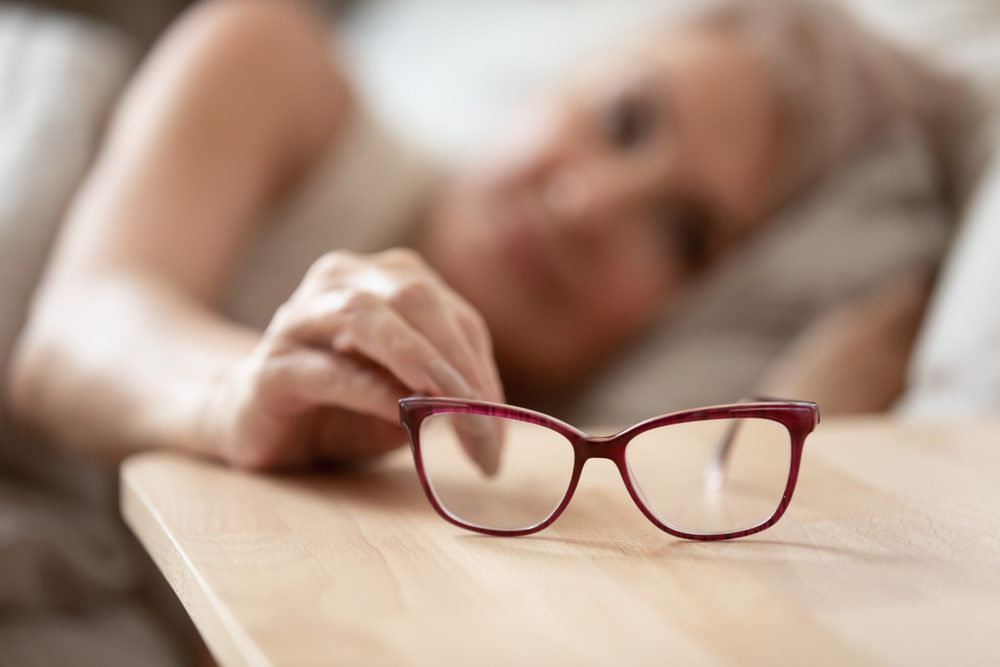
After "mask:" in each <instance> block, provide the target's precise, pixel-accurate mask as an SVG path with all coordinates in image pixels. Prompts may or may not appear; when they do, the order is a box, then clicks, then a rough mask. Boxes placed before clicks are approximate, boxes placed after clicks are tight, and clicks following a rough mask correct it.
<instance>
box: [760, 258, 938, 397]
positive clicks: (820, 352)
mask: <svg viewBox="0 0 1000 667" xmlns="http://www.w3.org/2000/svg"><path fill="white" fill-rule="evenodd" d="M930 289H931V283H930V281H929V280H928V278H927V277H926V276H925V275H923V274H922V273H912V274H906V275H902V276H899V277H897V278H895V279H893V280H890V281H889V282H887V283H885V284H883V285H880V286H879V287H878V288H877V289H875V290H874V291H873V292H872V293H870V294H866V295H864V296H863V297H861V298H860V299H857V300H855V301H853V302H850V303H846V304H844V305H842V306H840V307H838V308H836V309H834V310H833V311H832V312H830V313H828V314H826V315H825V316H823V317H821V318H820V319H819V321H817V322H815V323H814V324H813V325H812V326H810V327H808V328H807V329H806V330H805V331H804V332H803V333H802V334H801V335H800V336H799V338H798V340H796V341H795V342H794V343H793V344H792V346H791V347H790V348H789V350H788V351H787V352H786V353H785V354H784V355H782V357H781V358H779V360H778V362H777V363H776V364H774V365H773V366H772V368H771V369H770V371H769V373H768V374H767V376H766V377H765V379H764V381H763V383H762V385H761V386H760V387H759V388H758V391H759V392H760V394H761V395H763V396H781V397H787V398H799V399H803V400H810V401H815V402H817V403H818V404H819V406H820V409H821V410H822V411H823V414H824V415H827V416H829V415H834V414H850V413H861V412H876V411H882V410H886V409H888V408H889V407H890V406H891V405H892V403H893V401H895V400H896V399H897V398H898V397H899V395H900V394H901V393H902V391H903V388H904V386H905V380H906V368H907V365H908V363H909V358H910V352H911V351H912V349H913V344H914V341H915V339H916V336H917V333H918V331H919V328H920V324H921V322H922V321H923V315H924V308H925V306H926V304H927V299H928V297H929V295H930Z"/></svg>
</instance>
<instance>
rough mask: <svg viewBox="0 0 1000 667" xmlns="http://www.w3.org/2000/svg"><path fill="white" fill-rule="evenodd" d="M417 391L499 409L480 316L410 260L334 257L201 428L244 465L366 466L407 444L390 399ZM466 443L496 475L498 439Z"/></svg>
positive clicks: (321, 263) (400, 255)
mask: <svg viewBox="0 0 1000 667" xmlns="http://www.w3.org/2000/svg"><path fill="white" fill-rule="evenodd" d="M413 393H420V394H427V395H434V396H454V397H460V398H478V399H481V400H489V401H498V402H502V401H503V390H502V387H501V384H500V379H499V374H498V372H497V369H496V365H495V363H494V361H493V353H492V343H491V341H490V336H489V332H488V330H487V328H486V325H485V323H484V322H483V319H482V317H481V316H480V315H479V314H478V313H477V312H476V311H475V310H474V309H473V308H472V307H471V306H470V305H468V304H467V303H466V302H465V301H464V300H463V299H462V298H461V297H459V296H458V295H457V294H456V293H455V292H453V291H452V290H451V289H450V288H449V287H448V286H447V285H445V284H444V282H443V281H442V280H441V279H440V278H439V277H438V276H437V275H436V274H435V273H434V272H433V271H432V270H431V269H430V268H429V267H428V266H427V264H426V263H424V261H423V260H422V259H421V258H420V257H419V255H417V254H416V253H414V252H412V251H409V250H390V251H387V252H383V253H380V254H378V255H373V256H365V257H363V256H358V255H353V254H350V253H346V252H340V251H338V252H331V253H328V254H326V255H324V256H323V257H321V258H320V259H319V260H317V261H316V262H315V263H314V264H313V266H312V267H311V268H310V269H309V271H308V273H307V274H306V276H305V278H304V279H303V281H302V283H301V284H300V285H299V287H298V289H297V290H296V291H295V293H294V294H293V295H292V297H291V298H290V299H289V300H288V301H287V302H286V303H285V304H284V305H283V306H281V307H280V308H279V309H278V311H277V312H276V313H275V315H274V318H273V319H272V320H271V323H270V325H269V326H268V328H267V330H266V331H265V332H264V335H263V337H262V339H261V341H260V343H259V344H258V346H257V347H256V349H255V350H254V351H253V353H252V354H251V355H250V356H249V358H247V359H245V360H244V361H242V362H240V363H238V364H237V365H236V366H235V367H234V368H232V369H231V371H230V372H228V373H226V374H225V376H224V377H223V378H222V380H221V382H220V384H219V388H218V391H217V392H216V394H215V398H214V399H213V400H212V401H210V404H209V406H207V408H206V409H207V411H208V412H207V414H206V421H207V427H208V429H209V432H210V433H212V434H213V436H212V437H213V438H214V440H215V441H216V442H217V443H218V450H217V451H216V452H215V453H216V454H217V455H218V456H220V457H221V458H222V459H224V460H226V461H228V462H230V463H233V464H235V465H239V466H243V467H249V468H257V469H260V468H275V467H288V466H295V465H301V464H304V463H306V462H308V461H310V460H315V459H333V460H338V459H340V460H343V459H359V458H368V457H373V456H377V455H379V454H382V453H384V452H386V451H388V450H390V449H392V448H394V447H396V446H398V445H400V444H402V443H403V442H405V436H404V434H403V432H402V430H401V429H400V427H399V425H398V406H397V400H398V399H400V398H403V397H405V396H409V395H411V394H413ZM460 430H461V428H460ZM463 444H464V445H465V447H466V450H467V451H468V453H469V455H470V456H471V457H472V458H473V460H474V461H475V462H476V463H477V465H479V467H480V468H482V469H483V471H484V472H485V473H487V474H491V473H493V472H495V470H496V467H497V465H498V461H499V439H498V438H497V437H496V434H479V433H466V434H464V436H463Z"/></svg>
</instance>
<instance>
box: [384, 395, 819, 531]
mask: <svg viewBox="0 0 1000 667" xmlns="http://www.w3.org/2000/svg"><path fill="white" fill-rule="evenodd" d="M440 414H468V415H486V416H493V417H502V418H505V419H513V420H516V421H523V422H529V423H532V424H537V425H539V426H543V427H545V428H549V429H551V430H553V431H556V432H557V433H559V434H560V435H562V436H563V437H564V438H566V440H567V441H568V442H569V443H570V444H571V445H572V446H573V452H574V462H573V473H572V476H571V477H570V482H569V486H568V488H567V489H566V493H565V495H564V496H563V498H562V500H561V501H560V502H559V504H558V505H557V506H556V508H555V509H554V510H553V511H552V513H551V514H549V516H548V517H546V518H545V519H544V520H542V521H541V522H539V523H537V524H535V525H533V526H529V527H527V528H517V529H503V528H487V527H485V526H480V525H478V524H474V523H467V522H465V521H462V520H461V519H459V518H458V517H456V516H454V515H452V514H451V513H450V512H449V511H448V510H447V509H445V508H444V507H443V506H442V505H441V504H440V503H439V502H438V499H437V496H436V495H435V494H434V490H433V488H432V487H431V484H430V480H429V479H428V478H427V474H426V471H425V470H424V464H423V456H422V455H421V450H420V426H421V424H422V423H423V421H424V420H425V419H427V418H428V417H430V416H432V415H440ZM740 418H742V419H749V418H757V419H767V420H770V421H774V422H778V423H780V424H781V425H783V426H784V427H785V429H786V430H787V431H788V434H789V436H790V442H791V456H790V459H789V469H788V481H787V482H786V484H785V490H784V492H783V494H782V496H781V500H780V501H779V503H778V506H777V508H776V509H775V511H774V513H773V514H772V515H771V517H770V518H769V519H767V520H766V521H764V522H762V523H760V524H757V525H756V526H753V527H751V528H746V529H743V530H738V531H734V532H720V533H687V532H684V531H681V530H678V529H676V528H674V527H672V526H670V525H668V524H666V523H664V522H662V521H660V520H659V519H658V518H657V517H656V515H655V514H654V513H653V511H652V510H651V509H650V508H649V507H647V506H646V504H645V502H644V501H643V500H642V496H641V495H640V493H639V492H638V490H637V489H636V488H635V485H634V484H633V483H632V476H631V474H630V473H629V469H628V464H627V463H626V460H625V450H626V448H627V447H628V444H629V442H630V441H631V440H632V439H633V438H635V437H636V436H637V435H639V434H640V433H645V432H646V431H649V430H651V429H654V428H660V427H663V426H670V425H672V424H682V423H688V422H697V421H706V420H712V419H740ZM399 420H400V423H401V424H402V426H403V429H404V430H405V431H406V434H407V436H408V437H409V440H410V448H411V450H412V452H413V460H414V463H415V464H416V469H417V475H418V476H419V478H420V485H421V486H422V487H423V489H424V493H425V494H426V495H427V499H428V500H429V501H430V503H431V506H432V507H433V508H434V509H435V511H437V513H438V514H440V515H441V517H442V518H443V519H445V520H446V521H448V522H449V523H452V524H454V525H456V526H458V527H460V528H465V529H467V530H472V531H475V532H477V533H483V534H486V535H495V536H507V537H516V536H519V535H530V534H532V533H537V532H539V531H541V530H544V529H545V528H547V527H548V526H550V525H551V524H552V523H553V522H554V521H555V520H556V519H558V518H559V516H560V515H561V514H562V513H563V511H565V509H566V507H567V506H568V505H569V502H570V500H571V499H572V497H573V493H574V492H575V491H576V487H577V484H578V483H579V481H580V474H581V473H582V471H583V466H584V464H585V463H586V462H587V461H588V460H590V459H594V458H596V459H608V460H610V461H611V462H612V463H614V464H615V466H616V467H617V468H618V472H619V473H620V474H621V477H622V481H623V482H624V483H625V488H626V490H627V491H628V494H629V496H631V497H632V501H633V502H634V503H635V504H636V506H637V507H638V508H639V510H640V511H641V512H642V513H643V514H644V515H645V516H646V518H647V519H649V520H650V521H651V522H652V523H653V525H655V526H656V527H657V528H659V529H660V530H662V531H664V532H666V533H669V534H670V535H673V536H674V537H680V538H684V539H688V540H702V541H715V540H729V539H733V538H736V537H745V536H747V535H753V534H754V533H759V532H760V531H762V530H765V529H767V528H770V527H771V526H773V525H774V524H775V523H777V522H778V520H779V519H780V518H781V517H782V515H783V514H784V513H785V510H786V509H788V504H789V503H790V502H791V500H792V493H793V492H794V491H795V483H796V482H797V481H798V477H799V463H800V461H801V459H802V447H803V445H804V444H805V439H806V436H808V435H809V434H810V433H811V432H812V431H813V429H814V428H815V427H816V425H817V424H818V423H819V407H818V406H817V405H816V404H815V403H811V402H808V401H760V402H754V403H735V404H731V405H718V406H712V407H707V408H697V409H694V410H685V411H682V412H674V413H670V414H666V415H661V416H659V417H653V418H651V419H647V420H645V421H642V422H640V423H638V424H636V425H635V426H631V427H629V428H627V429H625V430H623V431H620V432H618V433H616V434H614V435H609V436H592V435H588V434H587V433H584V432H583V431H580V430H579V429H576V428H574V427H572V426H570V425H569V424H566V423H565V422H562V421H560V420H558V419H555V418H553V417H549V416H548V415H545V414H542V413H540V412H535V411H534V410H528V409H526V408H518V407H514V406H511V405H503V404H500V403H488V402H485V401H471V400H463V399H456V398H437V397H413V398H404V399H401V400H400V401H399ZM730 435H731V434H730ZM720 444H721V446H720V448H719V451H718V456H719V457H725V456H726V455H727V453H728V451H729V446H730V442H729V440H728V439H727V440H724V441H723V442H722V443H720Z"/></svg>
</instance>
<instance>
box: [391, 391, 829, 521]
mask: <svg viewBox="0 0 1000 667" xmlns="http://www.w3.org/2000/svg"><path fill="white" fill-rule="evenodd" d="M399 413H400V422H401V424H402V425H403V428H404V429H405V430H406V433H407V435H408V436H409V439H410V446H411V448H412V450H413V458H414V461H415V463H416V468H417V474H418V475H419V477H420V483H421V485H422V486H423V488H424V492H425V493H426V494H427V498H428V499H429V500H430V503H431V505H432V506H433V507H434V509H435V510H437V512H438V513H439V514H440V515H441V516H442V517H443V518H444V519H446V520H447V521H449V522H451V523H453V524H455V525H456V526H460V527H462V528H467V529H469V530H473V531H476V532H479V533H485V534H487V535H506V536H515V535H528V534H530V533H536V532H538V531H540V530H542V529H544V528H546V527H547V526H549V525H550V524H551V523H552V522H553V521H555V520H556V519H557V518H558V517H559V515H560V514H562V512H563V510H565V509H566V506H567V505H569V501H570V499H571V498H572V497H573V492H574V490H575V489H576V486H577V483H578V482H579V479H580V473H581V471H582V470H583V466H584V464H585V463H586V462H587V460H589V459H592V458H605V459H610V460H611V461H612V462H613V463H614V464H615V465H616V466H617V468H618V471H619V472H620V473H621V476H622V480H623V481H624V482H625V488H626V489H627V490H628V493H629V495H630V496H631V497H632V500H633V501H635V504H636V505H638V507H639V509H640V510H641V511H642V513H643V514H644V515H645V516H646V518H648V519H649V520H650V521H652V522H653V524H655V525H656V526H657V527H658V528H660V529H661V530H663V531H666V532H667V533H670V534H671V535H674V536H676V537H681V538H686V539H691V540H726V539H731V538H734V537H743V536H745V535H752V534H754V533H757V532H760V531H762V530H764V529H766V528H769V527H770V526H773V525H774V524H775V523H776V522H777V521H778V519H780V518H781V516H782V514H784V513H785V510H786V509H787V508H788V504H789V502H790V501H791V499H792V492H793V491H794V490H795V482H796V480H797V478H798V473H799V462H800V460H801V458H802V446H803V443H804V442H805V438H806V436H807V435H809V433H811V432H812V430H813V429H814V428H815V427H816V424H818V423H819V408H818V407H817V406H816V404H815V403H809V402H805V401H760V402H753V403H737V404H732V405H722V406H717V407H709V408H701V409H697V410H688V411H684V412H677V413H673V414H668V415H663V416H660V417H654V418H652V419H648V420H646V421H644V422H641V423H639V424H636V425H635V426H632V427H631V428H628V429H625V430H624V431H621V432H620V433H618V434H616V435H612V436H606V437H594V436H590V435H587V434H586V433H583V432H582V431H579V430H577V429H576V428H574V427H572V426H570V425H568V424H566V423H564V422H561V421H559V420H557V419H554V418H552V417H549V416H547V415H544V414H541V413H539V412H534V411H532V410H526V409H522V408H516V407H512V406H509V405H501V404H497V403H486V402H482V401H467V400H460V399H452V398H424V397H418V398H404V399H402V400H400V401H399ZM497 445H500V462H499V468H498V470H497V471H496V473H495V474H493V475H487V474H485V473H483V472H482V471H481V470H480V469H478V468H477V467H476V466H475V465H474V464H473V463H472V462H471V458H470V456H469V452H473V451H476V449H477V448H483V447H495V446H497Z"/></svg>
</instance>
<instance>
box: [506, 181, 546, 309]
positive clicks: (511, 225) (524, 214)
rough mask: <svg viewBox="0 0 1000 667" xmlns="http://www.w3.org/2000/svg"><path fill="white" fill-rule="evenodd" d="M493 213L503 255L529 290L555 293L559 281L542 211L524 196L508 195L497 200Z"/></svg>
mask: <svg viewBox="0 0 1000 667" xmlns="http://www.w3.org/2000/svg"><path fill="white" fill-rule="evenodd" d="M496 217H497V220H496V223H497V228H498V232H499V237H500V245H501V248H502V251H503V255H504V257H505V258H506V259H507V261H508V262H509V263H510V265H511V266H512V267H513V269H514V272H515V273H516V274H517V275H518V277H519V278H520V279H521V280H522V281H524V283H525V284H526V286H527V287H528V288H529V289H530V290H532V291H535V292H537V293H540V294H541V295H543V296H545V297H548V298H554V297H556V296H558V294H559V286H560V281H559V277H558V275H557V273H556V267H555V262H554V257H553V256H552V249H551V248H550V247H548V246H547V241H548V240H547V239H546V238H545V237H544V236H543V230H542V229H541V227H540V225H541V223H542V217H541V212H540V211H538V210H537V208H536V206H533V205H532V202H530V201H528V200H527V198H525V197H508V198H505V199H504V200H502V201H501V202H500V203H499V205H498V211H497V216H496Z"/></svg>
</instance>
